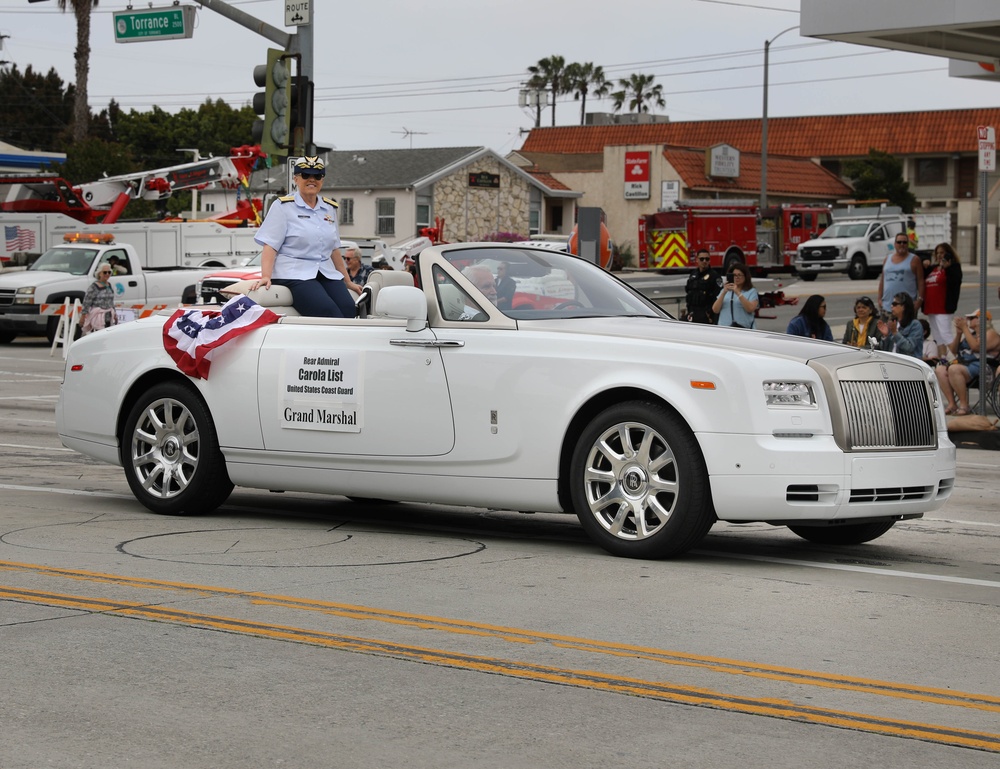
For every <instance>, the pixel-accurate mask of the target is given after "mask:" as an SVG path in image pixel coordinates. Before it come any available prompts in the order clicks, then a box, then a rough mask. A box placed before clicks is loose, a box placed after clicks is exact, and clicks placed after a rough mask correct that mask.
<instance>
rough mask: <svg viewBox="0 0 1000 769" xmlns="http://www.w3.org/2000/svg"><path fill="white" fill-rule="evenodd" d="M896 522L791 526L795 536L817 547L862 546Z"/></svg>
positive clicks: (876, 537) (790, 528)
mask: <svg viewBox="0 0 1000 769" xmlns="http://www.w3.org/2000/svg"><path fill="white" fill-rule="evenodd" d="M894 523H896V522H895V521H878V522H875V523H856V524H847V525H844V526H789V527H788V529H789V531H791V532H792V533H793V534H797V535H798V536H800V537H802V539H805V540H808V541H809V542H815V543H816V544H817V545H861V544H863V543H865V542H871V541H872V540H873V539H878V538H879V537H881V536H882V535H883V534H885V533H886V532H887V531H889V529H891V528H892V526H893V524H894Z"/></svg>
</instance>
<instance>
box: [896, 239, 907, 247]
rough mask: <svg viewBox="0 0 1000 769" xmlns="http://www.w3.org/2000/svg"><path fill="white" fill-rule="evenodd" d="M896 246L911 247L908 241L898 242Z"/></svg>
mask: <svg viewBox="0 0 1000 769" xmlns="http://www.w3.org/2000/svg"><path fill="white" fill-rule="evenodd" d="M896 245H897V246H908V245H910V241H908V240H897V241H896Z"/></svg>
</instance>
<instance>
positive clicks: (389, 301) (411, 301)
mask: <svg viewBox="0 0 1000 769" xmlns="http://www.w3.org/2000/svg"><path fill="white" fill-rule="evenodd" d="M372 315H374V316H375V317H376V318H400V319H402V320H405V321H406V330H407V331H422V330H423V329H425V328H426V327H427V299H426V298H425V297H424V292H423V291H421V290H420V289H419V288H417V287H416V286H386V287H385V288H383V289H381V290H379V292H378V294H376V295H375V308H374V312H373V313H372Z"/></svg>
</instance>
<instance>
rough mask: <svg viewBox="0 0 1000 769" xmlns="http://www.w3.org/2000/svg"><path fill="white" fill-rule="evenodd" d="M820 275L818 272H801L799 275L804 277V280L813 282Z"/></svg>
mask: <svg viewBox="0 0 1000 769" xmlns="http://www.w3.org/2000/svg"><path fill="white" fill-rule="evenodd" d="M818 275H819V273H818V272H800V273H799V277H800V278H802V280H804V281H805V282H806V283H812V282H813V281H814V280H816V277H817V276H818Z"/></svg>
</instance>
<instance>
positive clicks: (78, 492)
mask: <svg viewBox="0 0 1000 769" xmlns="http://www.w3.org/2000/svg"><path fill="white" fill-rule="evenodd" d="M66 450H67V451H69V449H66ZM0 489H4V490H5V491H45V492H48V493H49V494H66V495H67V496H71V497H103V498H108V499H135V497H134V496H132V495H131V494H113V493H111V492H110V491H83V490H82V489H51V488H44V487H39V486H18V485H16V484H13V483H0Z"/></svg>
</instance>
